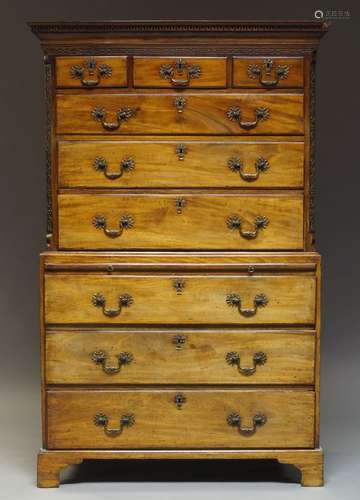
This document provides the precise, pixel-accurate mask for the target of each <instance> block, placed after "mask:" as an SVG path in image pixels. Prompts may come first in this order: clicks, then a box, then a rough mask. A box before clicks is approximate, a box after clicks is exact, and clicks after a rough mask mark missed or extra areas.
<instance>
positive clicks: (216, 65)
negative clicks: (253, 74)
mask: <svg viewBox="0 0 360 500" xmlns="http://www.w3.org/2000/svg"><path fill="white" fill-rule="evenodd" d="M134 87H139V88H151V87H152V88H163V87H165V88H179V89H186V88H221V87H226V58H225V57H178V58H174V57H134Z"/></svg>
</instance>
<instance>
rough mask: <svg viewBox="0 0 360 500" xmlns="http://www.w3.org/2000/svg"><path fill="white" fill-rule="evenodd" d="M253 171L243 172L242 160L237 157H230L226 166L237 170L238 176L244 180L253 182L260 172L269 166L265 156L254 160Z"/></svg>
mask: <svg viewBox="0 0 360 500" xmlns="http://www.w3.org/2000/svg"><path fill="white" fill-rule="evenodd" d="M254 166H255V172H245V167H244V164H243V162H242V161H241V160H240V158H238V157H233V158H230V159H229V161H228V167H229V168H230V170H232V171H233V172H239V175H240V177H241V178H242V179H243V180H244V181H246V182H253V181H256V180H257V179H258V178H259V175H260V172H265V171H266V170H267V169H268V168H270V165H269V162H268V161H267V160H265V158H262V157H259V158H257V159H256V160H255V164H254Z"/></svg>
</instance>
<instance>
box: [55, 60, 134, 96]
mask: <svg viewBox="0 0 360 500" xmlns="http://www.w3.org/2000/svg"><path fill="white" fill-rule="evenodd" d="M56 85H57V87H76V88H85V89H93V88H96V87H127V58H126V57H124V56H123V57H122V56H118V57H100V56H99V57H97V56H96V57H57V58H56Z"/></svg>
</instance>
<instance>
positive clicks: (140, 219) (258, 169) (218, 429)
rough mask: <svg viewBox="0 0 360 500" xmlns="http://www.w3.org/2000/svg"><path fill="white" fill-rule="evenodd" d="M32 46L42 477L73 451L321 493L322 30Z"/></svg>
mask: <svg viewBox="0 0 360 500" xmlns="http://www.w3.org/2000/svg"><path fill="white" fill-rule="evenodd" d="M31 29H32V30H33V32H34V33H35V34H36V35H37V36H38V37H39V38H40V40H41V45H42V48H43V50H44V53H45V58H44V62H45V86H46V109H47V137H46V166H47V182H48V205H47V214H48V220H47V241H48V251H46V252H45V253H43V254H42V255H41V359H42V431H43V448H42V449H41V450H40V453H39V456H38V485H39V486H40V487H54V486H58V485H59V472H60V470H61V469H62V468H64V467H66V466H68V465H71V464H79V463H81V462H82V461H83V460H87V459H129V458H130V459H149V460H150V459H151V460H154V459H160V458H161V459H164V458H165V459H187V458H189V459H195V458H196V459H241V458H244V459H264V458H268V459H276V460H278V461H279V462H281V463H288V464H293V465H295V466H296V467H297V468H299V469H300V471H301V482H302V484H303V485H304V486H320V485H322V483H323V452H322V449H321V448H320V446H319V360H320V352H319V347H320V341H319V338H320V337H319V335H320V256H319V255H318V254H317V253H316V252H315V250H314V228H313V212H314V199H313V174H314V166H315V159H314V140H315V139H314V130H315V110H314V106H315V101H314V91H315V88H314V87H315V54H316V49H317V47H318V44H319V40H320V38H321V36H322V35H323V34H324V33H325V31H326V25H324V24H322V23H317V22H259V23H257V22H244V23H242V22H226V21H223V22H206V21H202V22H200V21H192V22H191V21H189V22H165V21H162V22H121V21H119V22H117V21H116V22H78V23H70V22H69V23H41V22H39V23H31Z"/></svg>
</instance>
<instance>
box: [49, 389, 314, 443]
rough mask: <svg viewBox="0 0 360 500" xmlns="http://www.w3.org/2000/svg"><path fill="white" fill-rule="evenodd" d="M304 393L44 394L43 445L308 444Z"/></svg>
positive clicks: (310, 396)
mask: <svg viewBox="0 0 360 500" xmlns="http://www.w3.org/2000/svg"><path fill="white" fill-rule="evenodd" d="M314 399H315V398H314V392H313V391H310V390H290V389H286V390H264V389H263V390H261V389H253V390H250V389H249V390H232V389H216V390H213V389H208V390H206V389H201V390H188V389H185V390H182V389H180V390H177V389H171V390H170V389H169V390H163V389H161V390H158V389H156V390H142V389H140V390H111V391H110V390H109V391H99V390H95V391H93V390H91V391H84V390H71V391H70V390H69V391H49V392H47V447H48V448H49V449H54V448H55V449H56V448H60V449H83V448H85V449H92V448H96V449H121V448H134V449H136V448H174V449H176V448H200V447H204V448H247V449H248V448H288V447H291V448H310V447H312V446H313V445H314V415H315V408H314Z"/></svg>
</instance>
